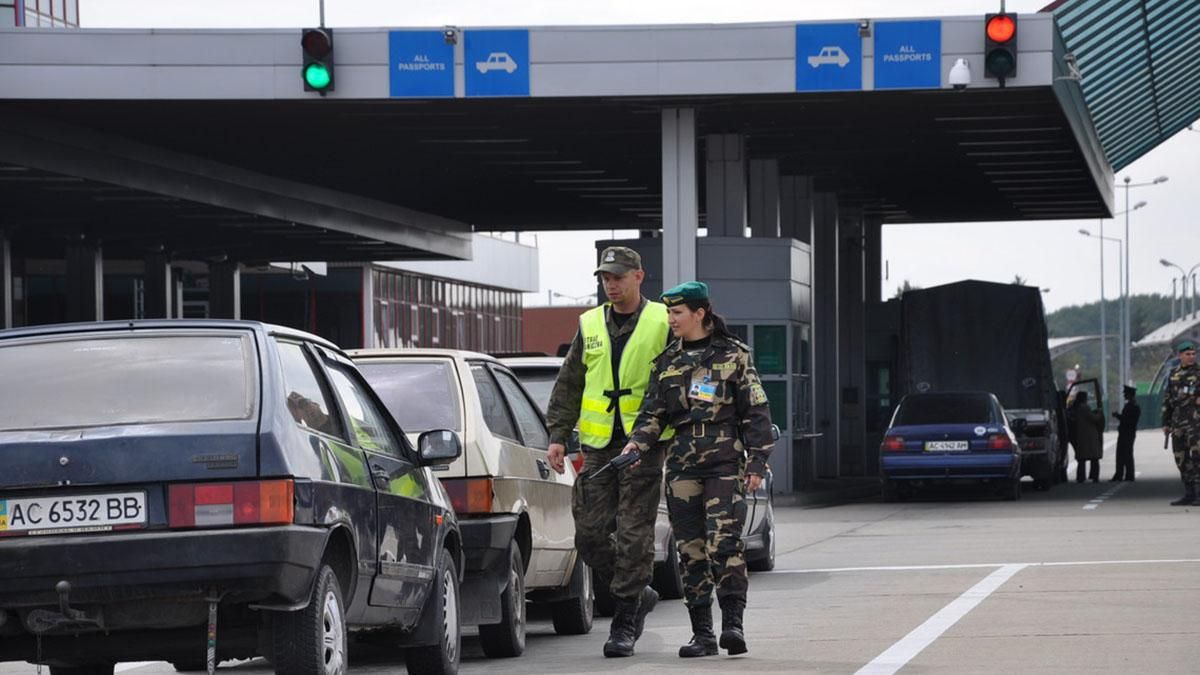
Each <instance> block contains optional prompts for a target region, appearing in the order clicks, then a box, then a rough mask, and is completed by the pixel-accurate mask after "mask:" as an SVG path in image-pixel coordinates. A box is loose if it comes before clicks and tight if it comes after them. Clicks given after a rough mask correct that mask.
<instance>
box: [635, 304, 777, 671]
mask: <svg viewBox="0 0 1200 675" xmlns="http://www.w3.org/2000/svg"><path fill="white" fill-rule="evenodd" d="M662 299H663V302H664V303H665V304H666V305H667V307H668V311H669V312H670V314H669V316H670V323H671V331H672V333H673V334H674V335H675V337H677V338H678V340H676V341H674V342H672V344H671V346H670V347H668V348H667V350H666V351H664V352H663V353H662V354H660V355H659V356H658V358H657V359H655V361H654V372H653V373H652V375H651V378H650V386H649V388H647V390H646V398H645V401H644V402H643V403H642V411H641V413H640V414H639V415H638V419H637V423H636V426H635V430H634V432H633V434H632V435H631V437H630V443H629V445H628V446H626V448H625V452H631V451H633V450H634V449H636V450H638V451H640V452H647V451H649V450H650V449H651V448H653V447H654V445H655V442H656V441H657V439H658V438H659V437H660V434H661V433H662V431H663V429H674V431H675V437H674V439H673V440H672V441H671V443H670V444H669V446H668V448H667V459H666V467H667V508H668V511H669V513H670V516H671V527H672V528H673V529H674V531H675V539H676V541H678V545H679V567H680V570H681V572H682V575H683V583H684V601H685V603H686V604H687V607H688V614H689V615H690V617H691V622H692V639H691V641H690V642H689V643H688V644H686V645H684V646H682V647H680V648H679V655H680V656H682V657H696V656H711V655H714V654H716V653H717V646H718V644H719V645H720V647H722V648H724V649H726V650H728V652H729V654H731V655H732V654H742V653H744V652H746V638H745V635H744V633H743V630H742V614H743V611H744V610H745V607H746V589H747V585H748V582H747V578H746V561H745V558H744V555H743V551H744V548H745V547H744V544H743V542H742V536H741V535H742V527H743V524H744V523H745V519H746V503H745V501H744V497H745V494H746V491H747V490H749V491H751V492H753V491H754V490H757V489H758V487H759V486H760V485H761V484H762V479H763V475H764V474H765V473H766V470H767V455H768V454H770V451H771V447H772V444H773V439H772V435H771V415H770V410H769V409H768V407H767V395H766V392H764V391H763V386H762V382H761V381H760V380H759V378H758V372H757V371H756V370H755V369H754V362H753V360H752V358H751V356H750V350H749V348H748V347H747V346H746V345H745V344H744V343H742V342H741V341H740V340H738V339H737V338H736V337H735V336H734V335H733V334H732V333H730V332H729V329H728V328H727V327H726V326H725V322H724V320H722V319H721V317H720V316H719V315H717V314H715V313H713V310H712V305H711V304H710V302H709V298H708V286H706V285H705V284H703V283H701V282H696V281H690V282H688V283H685V284H682V285H680V286H676V287H675V288H672V289H670V290H669V291H667V292H665V293H663V296H662ZM714 587H715V588H716V595H717V602H718V604H720V606H721V638H720V641H719V643H718V640H717V637H716V635H714V632H713V618H712V592H713V588H714Z"/></svg>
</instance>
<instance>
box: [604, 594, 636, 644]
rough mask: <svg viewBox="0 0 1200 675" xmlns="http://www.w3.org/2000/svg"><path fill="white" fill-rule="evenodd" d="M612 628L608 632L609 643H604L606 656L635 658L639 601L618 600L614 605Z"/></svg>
mask: <svg viewBox="0 0 1200 675" xmlns="http://www.w3.org/2000/svg"><path fill="white" fill-rule="evenodd" d="M614 605H615V607H614V609H613V618H612V627H611V628H609V631H608V642H605V643H604V655H605V656H610V657H611V656H633V643H634V642H636V641H637V638H636V637H634V624H635V622H636V621H637V610H638V601H637V600H626V599H625V598H617V599H616V602H615V603H614Z"/></svg>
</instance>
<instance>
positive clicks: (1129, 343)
mask: <svg viewBox="0 0 1200 675" xmlns="http://www.w3.org/2000/svg"><path fill="white" fill-rule="evenodd" d="M1132 180H1133V179H1132V178H1130V177H1129V176H1125V307H1124V313H1125V316H1124V320H1123V321H1122V322H1121V323H1122V325H1123V326H1124V328H1125V336H1124V337H1123V338H1122V345H1121V355H1122V356H1121V361H1122V366H1123V370H1124V374H1123V375H1122V376H1121V377H1122V380H1123V381H1122V384H1125V385H1127V384H1130V383H1131V382H1130V381H1131V380H1132V379H1133V373H1132V372H1131V371H1132V368H1133V362H1132V359H1131V358H1130V355H1131V354H1132V351H1133V334H1132V332H1131V330H1130V326H1129V297H1130V296H1131V295H1132V294H1133V286H1132V285H1131V284H1130V279H1129V249H1131V248H1133V247H1132V246H1130V245H1129V212H1130V211H1132V210H1133V209H1131V208H1129V188H1135V187H1146V186H1149V185H1158V184H1159V183H1165V182H1167V180H1168V178H1167V176H1159V177H1158V178H1155V179H1154V180H1152V181H1150V182H1149V183H1133V182H1131V181H1132Z"/></svg>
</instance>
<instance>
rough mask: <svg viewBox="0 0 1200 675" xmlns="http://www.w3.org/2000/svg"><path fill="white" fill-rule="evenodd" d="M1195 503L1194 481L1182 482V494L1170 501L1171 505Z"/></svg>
mask: <svg viewBox="0 0 1200 675" xmlns="http://www.w3.org/2000/svg"><path fill="white" fill-rule="evenodd" d="M1195 503H1196V485H1195V484H1194V483H1184V485H1183V496H1182V497H1180V498H1179V499H1176V500H1175V501H1173V502H1171V506H1188V505H1190V504H1195Z"/></svg>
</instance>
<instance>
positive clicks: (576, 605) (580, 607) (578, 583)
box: [550, 556, 595, 635]
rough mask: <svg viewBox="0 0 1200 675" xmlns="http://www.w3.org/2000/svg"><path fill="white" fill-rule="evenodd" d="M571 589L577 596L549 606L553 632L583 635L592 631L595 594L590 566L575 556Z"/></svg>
mask: <svg viewBox="0 0 1200 675" xmlns="http://www.w3.org/2000/svg"><path fill="white" fill-rule="evenodd" d="M571 590H572V591H573V592H575V593H577V596H576V597H574V598H571V599H570V600H563V601H561V602H556V603H554V604H553V605H551V606H550V612H551V616H552V618H553V619H554V632H555V633H558V634H559V635H584V634H586V633H590V632H591V631H592V617H593V616H594V614H593V612H594V602H593V600H594V599H595V594H594V591H593V588H592V568H590V567H588V566H587V563H585V562H583V558H582V557H580V556H576V557H575V569H574V571H572V572H571Z"/></svg>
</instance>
